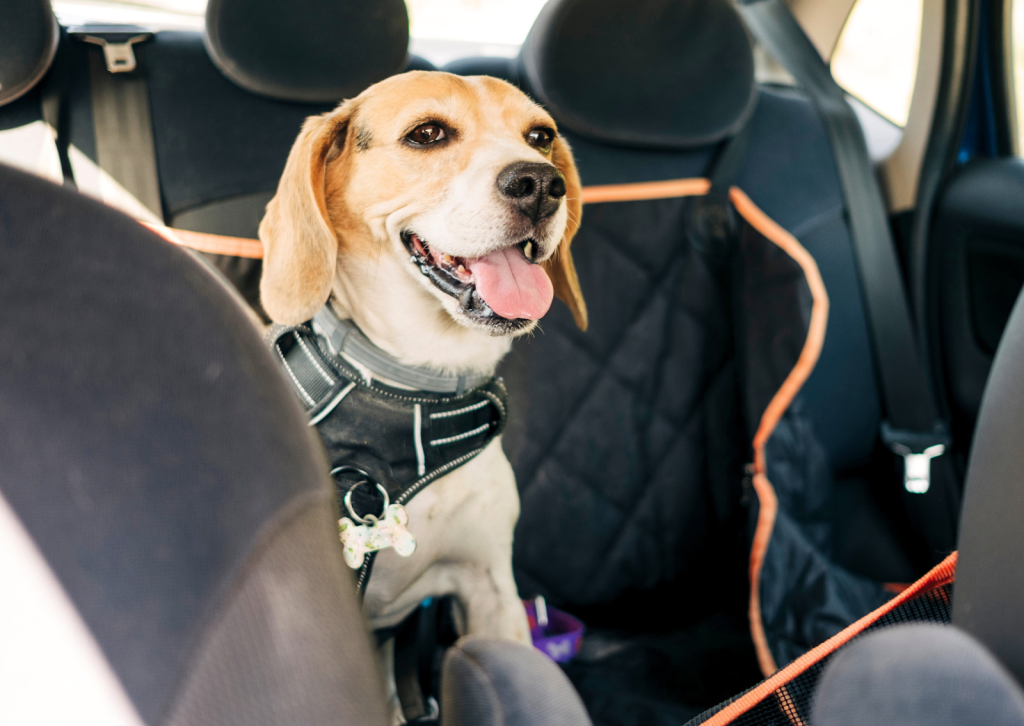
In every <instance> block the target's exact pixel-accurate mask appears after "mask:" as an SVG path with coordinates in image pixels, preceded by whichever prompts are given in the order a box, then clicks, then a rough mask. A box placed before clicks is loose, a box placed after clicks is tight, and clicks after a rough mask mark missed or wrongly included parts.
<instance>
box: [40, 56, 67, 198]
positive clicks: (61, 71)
mask: <svg viewBox="0 0 1024 726" xmlns="http://www.w3.org/2000/svg"><path fill="white" fill-rule="evenodd" d="M63 61H64V59H63V58H62V57H61V56H60V55H58V56H57V58H56V59H55V62H54V64H53V67H52V68H50V74H49V76H48V77H47V79H46V81H45V82H44V83H43V87H42V89H41V90H40V106H41V108H42V113H43V121H45V122H46V124H47V126H49V127H50V130H51V132H52V133H53V140H54V143H55V144H56V145H57V156H58V157H59V158H60V171H61V175H62V176H63V177H64V185H65V186H70V187H75V174H74V171H73V170H72V168H71V158H70V157H69V156H68V147H69V146H70V145H71V140H70V138H69V135H70V127H71V112H70V110H69V108H68V67H67V63H65V62H63Z"/></svg>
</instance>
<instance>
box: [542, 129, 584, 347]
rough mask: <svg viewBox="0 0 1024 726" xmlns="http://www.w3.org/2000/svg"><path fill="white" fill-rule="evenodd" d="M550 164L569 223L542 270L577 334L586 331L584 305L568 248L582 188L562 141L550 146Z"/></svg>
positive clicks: (577, 219)
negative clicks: (561, 183)
mask: <svg viewBox="0 0 1024 726" xmlns="http://www.w3.org/2000/svg"><path fill="white" fill-rule="evenodd" d="M551 157H552V159H551V160H552V161H553V162H554V164H555V166H557V167H558V170H559V171H560V172H562V175H563V176H564V177H565V190H566V192H565V204H566V206H567V207H568V210H569V219H568V220H567V221H566V223H565V235H564V236H563V237H562V241H561V242H560V243H559V245H558V249H557V250H556V251H555V254H554V255H552V256H551V257H550V258H548V259H547V260H546V261H545V262H544V263H543V264H544V270H545V271H546V272H547V273H548V277H550V278H551V284H552V286H553V287H554V288H555V294H556V295H557V296H558V299H559V300H561V301H562V302H564V303H565V304H566V305H568V306H569V310H570V311H572V317H573V319H574V320H575V321H576V325H577V327H579V329H580V330H586V329H587V303H586V302H584V300H583V293H582V292H581V291H580V281H579V279H578V278H577V277H576V266H575V265H574V264H573V262H572V253H570V252H569V245H570V244H571V243H572V238H573V237H574V236H575V235H576V230H578V229H579V228H580V217H581V216H582V215H583V201H582V199H581V196H582V185H581V184H580V175H579V172H577V171H576V162H574V161H573V159H572V151H571V150H570V149H569V144H568V143H566V141H565V139H562V138H561V137H558V138H556V139H555V142H554V144H553V146H552V154H551Z"/></svg>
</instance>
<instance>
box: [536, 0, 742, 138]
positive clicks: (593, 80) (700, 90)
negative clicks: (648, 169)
mask: <svg viewBox="0 0 1024 726" xmlns="http://www.w3.org/2000/svg"><path fill="white" fill-rule="evenodd" d="M519 60H520V71H519V72H520V75H521V76H522V78H523V79H524V81H525V85H526V86H527V87H528V88H529V89H530V90H531V92H532V95H533V96H534V97H535V98H537V100H539V101H540V102H541V103H543V104H544V105H545V107H547V109H548V110H549V111H550V112H551V114H552V115H553V116H554V117H555V118H556V119H557V120H558V121H559V123H561V124H563V125H565V126H567V127H568V128H570V129H572V130H573V131H575V132H576V133H578V134H581V135H584V136H587V137H588V138H591V139H595V140H598V141H606V142H611V143H618V144H626V145H630V146H640V147H654V148H684V149H685V148H693V147H698V146H703V145H706V144H711V143H715V142H716V141H721V140H722V139H724V138H726V137H727V136H729V135H731V134H732V133H734V132H735V131H736V130H737V129H739V128H740V127H741V126H742V125H743V123H744V122H745V121H746V119H747V117H748V116H749V114H750V111H751V109H752V106H753V101H754V95H755V94H754V58H753V53H752V51H751V47H750V42H749V41H748V39H747V34H746V30H745V29H744V28H743V25H742V22H741V21H740V18H739V16H738V15H737V13H736V11H735V10H734V9H733V7H732V5H731V4H730V3H729V2H727V1H726V0H638V1H636V2H633V3H632V4H630V5H623V4H622V3H621V2H616V1H615V0H552V1H551V2H549V3H548V4H547V5H546V6H545V7H544V9H543V10H542V11H541V13H540V15H539V16H538V18H537V20H536V22H535V23H534V26H533V28H532V29H531V31H530V34H529V35H528V36H527V39H526V41H525V42H524V43H523V47H522V49H521V51H520V56H519ZM652 69H658V72H657V73H652V72H651V71H652Z"/></svg>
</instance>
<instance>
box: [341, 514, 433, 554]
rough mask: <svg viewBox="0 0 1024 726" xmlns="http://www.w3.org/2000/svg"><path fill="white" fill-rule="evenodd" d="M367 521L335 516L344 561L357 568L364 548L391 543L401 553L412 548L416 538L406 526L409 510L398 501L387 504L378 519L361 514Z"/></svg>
mask: <svg viewBox="0 0 1024 726" xmlns="http://www.w3.org/2000/svg"><path fill="white" fill-rule="evenodd" d="M365 521H366V522H367V524H356V523H355V522H353V521H352V520H351V519H349V518H348V517H342V518H341V519H339V520H338V536H339V538H340V539H341V543H342V545H343V546H344V555H345V564H347V565H348V566H349V567H351V568H352V569H353V570H358V569H359V568H360V567H362V566H363V562H364V561H365V560H366V553H367V552H377V551H378V550H382V549H386V548H388V547H394V548H395V552H397V553H398V554H400V555H401V556H402V557H408V556H409V555H411V554H412V553H413V552H415V551H416V538H415V537H413V536H412V532H410V531H409V529H408V528H407V527H406V525H407V524H408V523H409V514H408V513H407V512H406V511H405V507H403V506H402V505H401V504H389V505H388V506H387V507H385V509H384V513H383V515H382V516H381V518H380V519H376V518H375V517H372V516H367V517H366V518H365Z"/></svg>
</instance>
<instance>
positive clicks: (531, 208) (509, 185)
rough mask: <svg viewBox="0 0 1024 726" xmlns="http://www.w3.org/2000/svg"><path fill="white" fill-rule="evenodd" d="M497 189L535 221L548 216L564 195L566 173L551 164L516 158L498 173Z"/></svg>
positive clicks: (553, 211) (552, 212)
mask: <svg viewBox="0 0 1024 726" xmlns="http://www.w3.org/2000/svg"><path fill="white" fill-rule="evenodd" d="M498 189H499V190H500V191H501V193H502V194H504V195H505V196H506V197H508V198H509V199H511V200H512V203H513V204H515V205H516V208H517V209H518V210H519V211H520V212H522V213H523V214H525V215H526V216H527V217H529V218H530V219H531V220H533V221H534V222H538V221H540V220H542V219H544V218H545V217H550V216H551V215H552V214H554V213H555V212H556V211H557V210H558V203H559V201H561V199H562V197H564V196H565V177H564V176H562V172H560V171H559V170H558V169H556V168H555V167H554V166H552V165H551V164H536V163H533V162H530V161H517V162H515V163H513V164H509V165H508V166H506V167H505V168H504V169H502V170H501V173H500V174H498Z"/></svg>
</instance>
